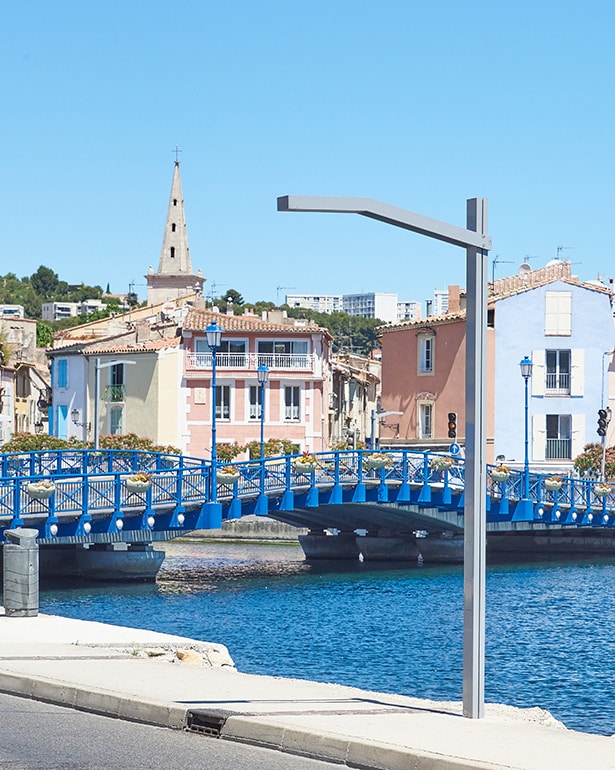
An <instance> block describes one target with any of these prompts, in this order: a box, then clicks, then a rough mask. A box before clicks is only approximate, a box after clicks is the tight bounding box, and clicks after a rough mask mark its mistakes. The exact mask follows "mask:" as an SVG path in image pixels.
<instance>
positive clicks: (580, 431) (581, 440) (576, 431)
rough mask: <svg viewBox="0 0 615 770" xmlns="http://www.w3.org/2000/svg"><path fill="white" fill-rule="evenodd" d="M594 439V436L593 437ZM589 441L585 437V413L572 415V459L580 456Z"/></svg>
mask: <svg viewBox="0 0 615 770" xmlns="http://www.w3.org/2000/svg"><path fill="white" fill-rule="evenodd" d="M592 441H593V437H592ZM587 443H588V442H587V441H586V437H585V415H584V414H573V415H572V459H573V460H574V458H575V457H578V456H579V455H580V454H581V452H582V451H583V447H584V446H585V444H587Z"/></svg>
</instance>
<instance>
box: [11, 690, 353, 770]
mask: <svg viewBox="0 0 615 770" xmlns="http://www.w3.org/2000/svg"><path fill="white" fill-rule="evenodd" d="M0 724H1V729H0V768H10V770H128V769H129V768H138V769H139V770H158V768H160V770H329V769H330V770H333V769H335V770H339V768H340V765H337V764H331V763H329V762H319V761H317V760H313V759H307V758H305V757H295V756H292V755H289V754H282V753H281V752H277V751H269V750H268V749H261V748H257V747H253V746H246V745H243V744H238V743H231V742H229V741H221V740H218V739H216V738H209V737H206V736H202V735H195V734H193V733H186V732H181V731H179V730H169V729H165V728H161V727H151V726H149V725H142V724H136V723H134V722H124V721H122V720H119V719H111V718H109V717H102V716H97V715H96V714H88V713H85V712H82V711H76V710H74V709H70V708H63V707H61V706H54V705H51V704H47V703H40V702H38V701H32V700H28V699H26V698H17V697H14V696H11V695H4V694H2V693H0Z"/></svg>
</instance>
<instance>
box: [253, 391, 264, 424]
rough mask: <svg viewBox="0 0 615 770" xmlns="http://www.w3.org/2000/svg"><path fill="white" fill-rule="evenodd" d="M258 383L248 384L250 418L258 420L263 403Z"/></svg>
mask: <svg viewBox="0 0 615 770" xmlns="http://www.w3.org/2000/svg"><path fill="white" fill-rule="evenodd" d="M261 393H262V390H261V387H260V385H250V419H251V420H260V418H261V412H262V408H263V404H262V401H261Z"/></svg>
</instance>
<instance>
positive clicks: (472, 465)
mask: <svg viewBox="0 0 615 770" xmlns="http://www.w3.org/2000/svg"><path fill="white" fill-rule="evenodd" d="M278 211H310V212H315V211H320V212H336V213H347V214H360V215H361V216H365V217H369V218H370V219H376V220H379V221H381V222H385V223H387V224H389V225H393V226H395V227H401V228H404V229H405V230H411V231H412V232H415V233H421V234H422V235H426V236H427V237H429V238H435V239H437V240H440V241H444V242H445V243H450V244H453V245H454V246H461V247H462V248H464V249H465V250H466V279H467V297H466V308H467V310H466V381H465V390H466V430H465V435H466V460H465V492H464V571H463V576H464V592H463V593H464V607H463V713H464V715H465V716H468V717H472V718H474V719H476V718H479V717H482V716H483V715H484V710H485V693H484V687H485V573H486V558H485V557H486V542H487V525H486V521H487V511H486V508H487V505H486V501H487V478H486V463H487V453H486V411H487V401H486V392H487V378H486V371H487V367H486V365H485V363H486V358H487V270H488V261H487V260H488V256H489V249H490V248H491V238H490V237H489V236H488V235H487V200H486V198H472V199H470V200H468V201H467V208H466V224H467V229H464V228H461V227H456V226H455V225H450V224H448V223H446V222H439V221H438V220H436V219H430V218H428V217H425V216H422V215H421V214H416V213H415V212H413V211H406V210H405V209H400V208H397V207H395V206H391V205H389V204H387V203H382V202H381V201H375V200H371V199H370V198H336V197H333V198H332V197H316V196H296V195H286V196H283V197H280V198H278Z"/></svg>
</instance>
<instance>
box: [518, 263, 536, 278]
mask: <svg viewBox="0 0 615 770" xmlns="http://www.w3.org/2000/svg"><path fill="white" fill-rule="evenodd" d="M517 272H518V274H519V275H527V274H528V273H531V272H532V266H531V265H528V263H527V262H524V263H523V264H522V265H519V270H518V271H517Z"/></svg>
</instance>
